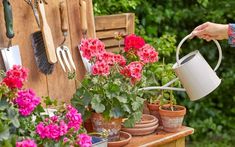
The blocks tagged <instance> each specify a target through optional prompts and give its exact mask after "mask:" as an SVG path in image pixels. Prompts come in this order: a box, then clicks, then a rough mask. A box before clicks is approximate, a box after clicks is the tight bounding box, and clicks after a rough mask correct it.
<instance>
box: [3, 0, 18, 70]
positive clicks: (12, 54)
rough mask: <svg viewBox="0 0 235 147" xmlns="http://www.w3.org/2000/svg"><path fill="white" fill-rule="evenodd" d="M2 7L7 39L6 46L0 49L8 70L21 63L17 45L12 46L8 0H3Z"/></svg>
mask: <svg viewBox="0 0 235 147" xmlns="http://www.w3.org/2000/svg"><path fill="white" fill-rule="evenodd" d="M2 3H3V7H4V19H5V26H6V36H7V38H8V39H9V43H8V46H7V47H6V48H3V49H1V53H2V58H3V61H4V64H5V68H6V70H9V69H10V68H12V67H13V65H22V63H21V56H20V50H19V46H18V45H14V46H12V41H11V39H12V38H13V37H14V31H13V17H12V7H11V4H10V2H9V0H3V1H2Z"/></svg>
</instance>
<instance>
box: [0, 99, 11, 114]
mask: <svg viewBox="0 0 235 147" xmlns="http://www.w3.org/2000/svg"><path fill="white" fill-rule="evenodd" d="M8 107H9V103H8V102H7V100H6V99H3V98H2V99H0V110H1V111H3V110H5V109H6V108H8Z"/></svg>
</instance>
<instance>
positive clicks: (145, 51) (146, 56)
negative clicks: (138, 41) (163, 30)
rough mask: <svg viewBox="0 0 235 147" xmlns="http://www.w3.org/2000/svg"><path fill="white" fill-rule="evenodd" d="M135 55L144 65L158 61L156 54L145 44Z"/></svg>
mask: <svg viewBox="0 0 235 147" xmlns="http://www.w3.org/2000/svg"><path fill="white" fill-rule="evenodd" d="M137 55H138V56H139V58H140V61H142V62H144V63H154V62H156V61H158V52H156V51H155V49H154V48H153V47H152V46H151V45H149V44H145V45H144V46H143V47H142V48H140V49H139V50H138V51H137Z"/></svg>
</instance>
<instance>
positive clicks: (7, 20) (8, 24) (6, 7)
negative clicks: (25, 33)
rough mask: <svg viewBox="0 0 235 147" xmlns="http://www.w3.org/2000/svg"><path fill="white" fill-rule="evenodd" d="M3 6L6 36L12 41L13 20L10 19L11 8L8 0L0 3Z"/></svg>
mask: <svg viewBox="0 0 235 147" xmlns="http://www.w3.org/2000/svg"><path fill="white" fill-rule="evenodd" d="M2 3H3V6H4V18H5V25H6V35H7V38H9V39H12V38H13V37H14V31H13V19H12V7H11V4H10V3H9V1H8V0H3V1H2Z"/></svg>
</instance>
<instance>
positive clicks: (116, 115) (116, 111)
mask: <svg viewBox="0 0 235 147" xmlns="http://www.w3.org/2000/svg"><path fill="white" fill-rule="evenodd" d="M122 116H123V113H122V110H121V109H120V107H115V108H112V109H111V111H110V117H114V118H120V117H122Z"/></svg>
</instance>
